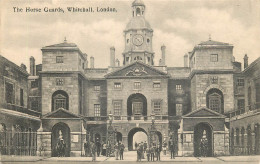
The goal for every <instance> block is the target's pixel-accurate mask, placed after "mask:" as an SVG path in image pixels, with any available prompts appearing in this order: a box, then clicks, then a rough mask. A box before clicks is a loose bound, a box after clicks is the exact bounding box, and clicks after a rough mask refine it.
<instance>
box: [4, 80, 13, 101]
mask: <svg viewBox="0 0 260 164" xmlns="http://www.w3.org/2000/svg"><path fill="white" fill-rule="evenodd" d="M5 100H6V102H7V103H10V104H14V86H13V84H11V83H8V82H5Z"/></svg>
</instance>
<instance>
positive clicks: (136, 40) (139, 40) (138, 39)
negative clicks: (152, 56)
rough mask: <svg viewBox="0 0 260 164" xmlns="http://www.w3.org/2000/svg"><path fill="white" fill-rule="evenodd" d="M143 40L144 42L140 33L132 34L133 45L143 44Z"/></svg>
mask: <svg viewBox="0 0 260 164" xmlns="http://www.w3.org/2000/svg"><path fill="white" fill-rule="evenodd" d="M143 42H144V37H143V36H142V35H140V34H137V35H134V36H133V43H134V45H136V46H140V45H142V44H143Z"/></svg>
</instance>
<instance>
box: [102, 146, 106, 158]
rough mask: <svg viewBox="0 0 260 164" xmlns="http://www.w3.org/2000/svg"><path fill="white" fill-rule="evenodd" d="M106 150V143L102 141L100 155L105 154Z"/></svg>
mask: <svg viewBox="0 0 260 164" xmlns="http://www.w3.org/2000/svg"><path fill="white" fill-rule="evenodd" d="M106 150H107V144H106V143H103V145H102V155H103V156H106Z"/></svg>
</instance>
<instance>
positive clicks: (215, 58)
mask: <svg viewBox="0 0 260 164" xmlns="http://www.w3.org/2000/svg"><path fill="white" fill-rule="evenodd" d="M210 61H211V62H218V54H211V55H210Z"/></svg>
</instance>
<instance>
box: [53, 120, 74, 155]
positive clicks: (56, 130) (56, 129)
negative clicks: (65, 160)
mask: <svg viewBox="0 0 260 164" xmlns="http://www.w3.org/2000/svg"><path fill="white" fill-rule="evenodd" d="M61 138H62V139H63V140H64V143H65V144H66V149H65V156H66V157H69V156H70V128H69V126H68V125H67V124H65V123H63V122H60V123H57V124H55V125H54V126H53V128H52V133H51V154H52V157H57V156H58V152H57V149H56V146H57V143H58V142H59V140H60V139H61Z"/></svg>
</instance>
